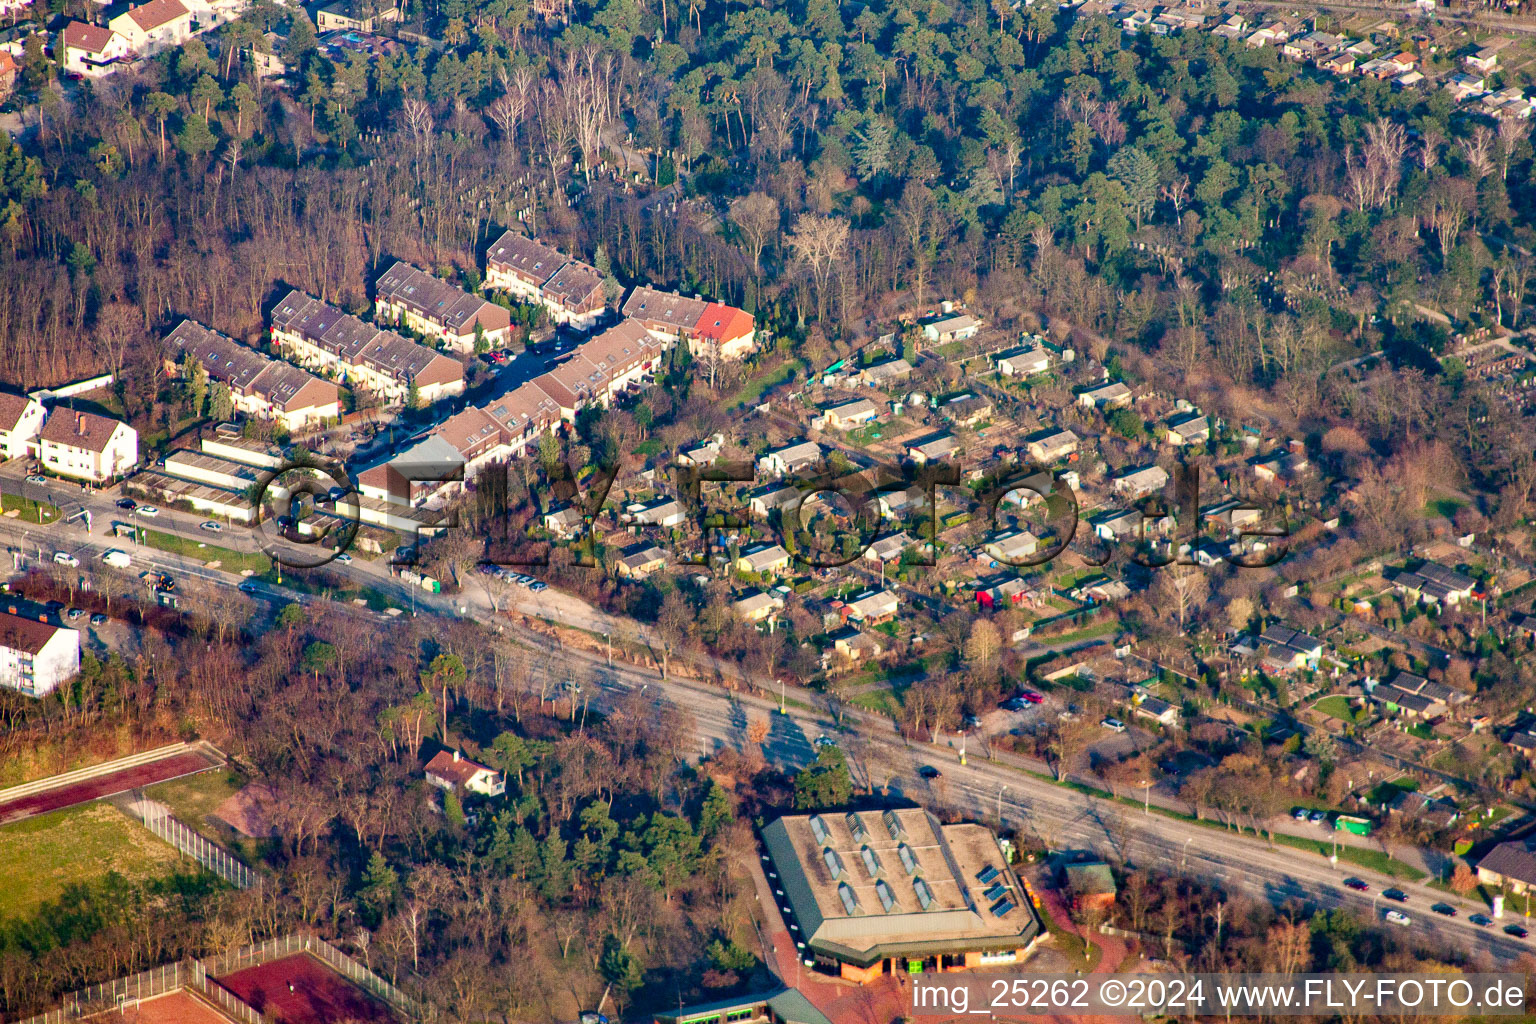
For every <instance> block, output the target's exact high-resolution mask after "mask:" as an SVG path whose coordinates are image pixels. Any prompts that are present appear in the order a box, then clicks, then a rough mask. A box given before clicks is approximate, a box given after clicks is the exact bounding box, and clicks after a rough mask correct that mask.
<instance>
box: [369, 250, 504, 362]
mask: <svg viewBox="0 0 1536 1024" xmlns="http://www.w3.org/2000/svg"><path fill="white" fill-rule="evenodd" d="M376 288H377V299H376V305H375V308H374V318H375V319H380V320H382V319H386V318H388V319H394V320H398V321H399V322H401V323H403V324H405V326H407V327H409V328H410V329H411V330H413V331H418V332H420V333H421V334H425V335H428V336H429V337H433V338H437V339H439V340H441V341H443V342H444V343H445V344H447V345H448V346H449V347H450V348H452V349H454V350H455V351H457V352H473V351H474V350H475V342H476V332H477V331H478V332H479V334H480V335H482V336H483V337H485V339H486V340H487V341H488V342H490V344H491V346H492V347H494V348H500V347H502V346H504V345H505V344H506V343H507V340H508V338H510V336H511V334H512V315H511V314H510V313H508V312H507V311H506V310H505V309H502V308H501V307H500V306H498V305H496V304H495V303H494V302H487V301H486V300H485V299H482V298H481V297H480V296H478V295H471V294H469V293H468V292H466V291H464V290H463V289H461V288H455V287H454V286H453V285H451V284H449V283H448V282H447V281H443V280H441V279H439V278H436V277H433V276H432V275H431V274H428V273H426V272H425V271H422V270H418V269H417V268H416V267H413V266H411V265H410V264H409V263H406V262H405V261H404V260H401V261H400V262H398V263H396V264H395V265H394V266H392V267H390V268H389V269H388V270H386V271H385V272H384V273H383V275H382V276H380V278H379V280H378V284H377V285H376Z"/></svg>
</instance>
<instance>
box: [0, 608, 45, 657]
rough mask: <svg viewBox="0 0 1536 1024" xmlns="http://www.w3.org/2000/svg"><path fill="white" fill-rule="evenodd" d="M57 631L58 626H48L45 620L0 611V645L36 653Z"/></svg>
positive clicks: (39, 651) (14, 649)
mask: <svg viewBox="0 0 1536 1024" xmlns="http://www.w3.org/2000/svg"><path fill="white" fill-rule="evenodd" d="M58 631H59V627H58V626H50V625H48V623H46V622H38V621H37V620H36V619H24V618H22V617H21V616H20V615H11V614H8V613H6V612H0V647H9V648H10V649H11V650H13V651H25V652H27V653H28V654H38V653H41V651H42V649H43V648H44V647H46V646H47V644H48V641H49V640H52V639H53V634H55V633H57V632H58Z"/></svg>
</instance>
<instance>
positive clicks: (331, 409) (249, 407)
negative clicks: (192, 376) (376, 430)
mask: <svg viewBox="0 0 1536 1024" xmlns="http://www.w3.org/2000/svg"><path fill="white" fill-rule="evenodd" d="M165 340H166V342H167V344H168V348H167V351H166V355H165V362H166V372H168V373H177V372H179V370H180V365H179V364H180V363H181V361H182V359H184V358H185V357H186V356H188V355H190V356H191V357H192V358H194V359H196V360H197V361H198V362H199V363H201V364H202V366H203V370H204V371H205V372H207V374H208V378H209V379H210V380H214V381H218V382H220V383H222V384H224V385H225V386H226V387H228V388H229V395H230V398H231V399H232V400H233V402H234V406H235V408H236V409H238V410H240V411H241V412H243V413H245V414H246V415H247V416H254V417H256V418H257V419H264V420H273V421H275V422H277V423H279V424H281V425H282V426H283V428H284V429H286V430H301V429H303V428H305V427H309V426H314V425H316V424H320V423H324V422H326V421H327V420H334V419H337V418H338V417H340V416H341V393H340V389H338V388H337V387H336V385H335V384H333V383H331V382H330V381H327V380H321V379H320V378H319V377H316V376H315V375H314V374H312V373H309V372H307V371H305V370H301V369H299V368H298V367H297V366H292V365H290V364H288V363H284V362H281V361H279V360H276V359H269V358H267V357H266V356H264V355H262V354H261V353H260V352H257V351H256V350H255V349H251V348H247V347H246V346H244V345H241V344H239V343H237V342H236V341H235V340H234V339H233V338H229V337H226V336H225V335H222V334H220V333H219V332H217V331H214V330H210V329H209V328H207V327H204V326H203V325H202V324H200V323H198V322H197V321H195V320H183V321H182V322H181V323H179V324H177V325H176V328H175V330H173V331H171V333H170V334H168V335H166V337H165Z"/></svg>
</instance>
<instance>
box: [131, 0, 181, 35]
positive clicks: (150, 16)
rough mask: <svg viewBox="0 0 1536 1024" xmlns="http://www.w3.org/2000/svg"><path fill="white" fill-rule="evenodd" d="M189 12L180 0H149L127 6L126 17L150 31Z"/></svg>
mask: <svg viewBox="0 0 1536 1024" xmlns="http://www.w3.org/2000/svg"><path fill="white" fill-rule="evenodd" d="M190 13H192V12H191V11H188V10H187V8H186V7H185V6H184V5H183V4H182V2H181V0H149V3H146V4H140V5H139V6H137V7H133V8H129V10H128V17H130V18H132V19H133V23H134V24H135V25H137V26H139V28H141V29H143V30H144V31H145V32H151V31H153V30H155V29H157V28H159V27H160V26H161V25H168V24H170V23H171V22H173V21H175V20H176V19H177V18H180V17H184V16H186V15H188V14H190Z"/></svg>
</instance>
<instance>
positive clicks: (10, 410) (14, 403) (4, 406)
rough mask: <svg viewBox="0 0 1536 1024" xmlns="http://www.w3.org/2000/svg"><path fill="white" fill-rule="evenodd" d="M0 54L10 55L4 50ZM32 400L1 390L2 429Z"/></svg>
mask: <svg viewBox="0 0 1536 1024" xmlns="http://www.w3.org/2000/svg"><path fill="white" fill-rule="evenodd" d="M0 55H4V56H9V55H8V54H5V53H4V51H3V50H0ZM4 69H5V62H4V61H0V71H3V70H4ZM31 404H32V400H31V399H30V398H28V397H27V396H25V395H13V394H11V393H10V392H8V391H0V430H3V431H5V432H7V433H9V432H10V431H12V430H15V429H16V424H17V423H19V422H21V414H22V413H24V412H26V411H27V406H29V405H31Z"/></svg>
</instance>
